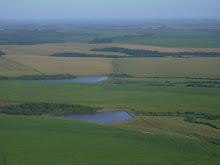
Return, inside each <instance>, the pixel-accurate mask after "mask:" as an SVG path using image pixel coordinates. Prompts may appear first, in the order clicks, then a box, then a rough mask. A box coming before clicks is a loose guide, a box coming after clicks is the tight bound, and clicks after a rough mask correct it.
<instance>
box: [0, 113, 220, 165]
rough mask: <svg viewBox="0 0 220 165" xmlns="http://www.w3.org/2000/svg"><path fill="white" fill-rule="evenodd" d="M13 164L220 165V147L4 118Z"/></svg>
mask: <svg viewBox="0 0 220 165" xmlns="http://www.w3.org/2000/svg"><path fill="white" fill-rule="evenodd" d="M0 125H1V127H0V146H1V147H0V162H1V164H2V163H3V161H4V157H5V161H6V163H7V165H20V164H22V165H30V164H32V165H38V164H41V165H48V164H53V165H58V164H59V165H60V164H62V165H65V164H67V165H69V164H77V165H88V164H89V165H92V164H94V165H101V164H105V165H107V164H109V165H110V164H115V165H117V164H118V165H122V164H126V165H130V164H131V165H133V164H138V165H143V164H151V165H154V164H155V165H156V164H163V165H166V164H168V165H174V164H179V165H181V164H194V165H195V164H199V165H202V164H217V162H219V160H220V148H219V147H217V146H214V145H212V144H209V143H206V142H202V141H198V140H193V139H188V138H186V139H185V138H177V137H172V136H162V135H150V134H142V133H137V132H132V131H126V130H121V129H117V128H112V127H108V126H103V125H97V124H91V123H83V122H78V121H73V120H62V119H55V118H46V117H27V116H25V117H24V116H6V115H1V116H0Z"/></svg>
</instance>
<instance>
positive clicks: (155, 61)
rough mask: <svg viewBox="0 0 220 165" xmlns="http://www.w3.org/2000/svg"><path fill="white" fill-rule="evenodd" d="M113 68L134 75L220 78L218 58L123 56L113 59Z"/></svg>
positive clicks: (219, 60) (219, 59) (219, 61)
mask: <svg viewBox="0 0 220 165" xmlns="http://www.w3.org/2000/svg"><path fill="white" fill-rule="evenodd" d="M114 65H115V70H116V71H117V72H119V73H127V74H129V75H132V76H134V77H155V76H157V77H192V78H195V77H197V78H199V77H201V78H220V72H219V71H220V58H218V57H202V58H200V57H198V58H172V57H167V58H123V59H116V60H115V61H114Z"/></svg>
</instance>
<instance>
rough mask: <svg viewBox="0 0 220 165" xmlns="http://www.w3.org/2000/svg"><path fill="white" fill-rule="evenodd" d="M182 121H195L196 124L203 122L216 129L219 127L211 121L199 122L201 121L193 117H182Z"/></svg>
mask: <svg viewBox="0 0 220 165" xmlns="http://www.w3.org/2000/svg"><path fill="white" fill-rule="evenodd" d="M184 121H187V122H190V123H197V124H205V125H208V126H210V127H213V128H216V129H220V128H218V127H217V126H215V125H213V124H211V123H206V122H201V121H197V120H196V118H195V117H187V118H185V119H184Z"/></svg>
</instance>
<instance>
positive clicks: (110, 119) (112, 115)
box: [56, 111, 133, 124]
mask: <svg viewBox="0 0 220 165" xmlns="http://www.w3.org/2000/svg"><path fill="white" fill-rule="evenodd" d="M56 117H60V118H68V119H77V120H86V121H92V122H95V123H101V124H111V123H115V122H119V121H125V120H129V119H132V118H133V117H132V116H131V115H129V114H128V113H127V112H126V111H112V112H99V113H84V114H67V115H57V116H56Z"/></svg>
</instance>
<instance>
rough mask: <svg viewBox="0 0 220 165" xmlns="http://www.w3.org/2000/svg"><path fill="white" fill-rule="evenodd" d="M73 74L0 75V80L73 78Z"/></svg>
mask: <svg viewBox="0 0 220 165" xmlns="http://www.w3.org/2000/svg"><path fill="white" fill-rule="evenodd" d="M74 78H77V76H75V75H70V74H58V75H22V76H18V77H6V76H0V80H51V79H74Z"/></svg>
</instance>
